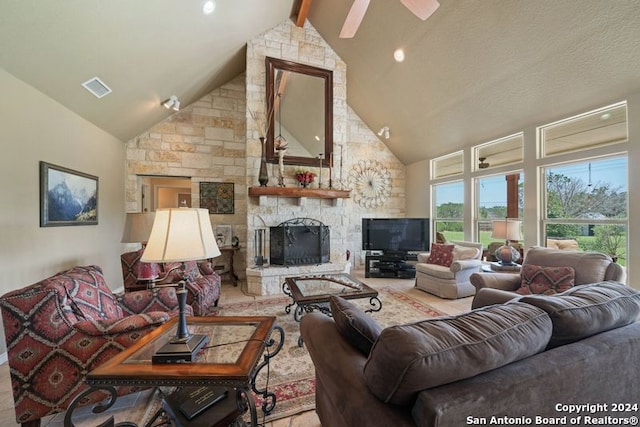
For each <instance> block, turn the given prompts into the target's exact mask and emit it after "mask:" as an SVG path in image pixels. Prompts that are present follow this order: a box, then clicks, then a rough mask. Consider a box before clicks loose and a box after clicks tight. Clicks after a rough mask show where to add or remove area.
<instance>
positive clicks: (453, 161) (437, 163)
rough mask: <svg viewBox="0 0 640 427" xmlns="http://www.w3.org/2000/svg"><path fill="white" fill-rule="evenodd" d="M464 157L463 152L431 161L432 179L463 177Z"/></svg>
mask: <svg viewBox="0 0 640 427" xmlns="http://www.w3.org/2000/svg"><path fill="white" fill-rule="evenodd" d="M463 170H464V157H463V152H462V151H457V152H455V153H452V154H448V155H446V156H442V157H438V158H437V159H433V160H432V161H431V179H439V178H446V177H452V176H456V175H462V172H463Z"/></svg>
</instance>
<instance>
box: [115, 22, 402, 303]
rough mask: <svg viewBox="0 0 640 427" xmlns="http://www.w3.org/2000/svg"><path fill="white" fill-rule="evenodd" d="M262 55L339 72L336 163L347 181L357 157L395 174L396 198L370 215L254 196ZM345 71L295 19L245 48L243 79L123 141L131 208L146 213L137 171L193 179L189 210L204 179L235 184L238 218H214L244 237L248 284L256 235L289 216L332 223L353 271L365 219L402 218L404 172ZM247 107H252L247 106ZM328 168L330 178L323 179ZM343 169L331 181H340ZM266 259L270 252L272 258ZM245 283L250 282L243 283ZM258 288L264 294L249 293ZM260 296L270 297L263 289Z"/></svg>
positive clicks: (334, 244) (336, 258) (327, 203)
mask: <svg viewBox="0 0 640 427" xmlns="http://www.w3.org/2000/svg"><path fill="white" fill-rule="evenodd" d="M265 56H271V57H275V58H281V59H286V60H291V61H295V62H300V63H305V64H309V65H314V66H318V67H321V68H326V69H330V70H333V81H334V91H333V95H334V105H333V110H334V111H333V113H334V135H333V137H334V152H335V153H336V157H335V160H336V163H338V159H339V156H338V155H339V153H342V155H343V158H342V163H343V170H342V175H343V178H344V180H345V184H348V182H347V181H348V180H347V178H348V177H349V172H350V170H351V169H352V167H353V165H354V164H356V163H357V162H358V161H359V160H363V159H375V160H377V161H379V162H380V163H382V164H383V165H384V166H385V167H386V168H387V169H388V171H389V172H390V174H391V177H392V187H391V188H392V189H391V196H390V197H389V199H388V200H387V201H386V202H385V203H384V205H383V206H380V207H377V208H375V209H366V208H363V207H361V206H358V205H357V204H356V203H354V202H353V201H352V200H351V199H339V200H338V201H337V202H335V201H332V200H326V199H311V198H307V199H304V201H303V202H302V203H300V201H299V200H298V199H289V198H276V197H269V198H263V199H262V202H260V201H259V200H258V198H255V197H251V198H249V197H248V196H247V191H248V187H251V186H258V178H257V176H258V169H259V164H260V154H261V146H260V142H259V139H258V137H259V136H260V131H259V128H258V126H257V124H256V123H255V122H254V121H253V120H252V119H251V115H250V113H249V108H250V109H251V110H252V111H253V112H254V113H255V114H262V115H265V109H266V103H265V73H266V70H265ZM346 99H347V70H346V66H345V64H344V62H343V61H342V60H341V59H340V58H339V57H338V56H337V55H336V54H335V52H333V51H332V50H331V48H330V47H329V46H328V45H327V44H326V43H325V42H324V40H323V39H322V37H320V35H319V34H318V33H317V31H316V30H315V29H314V28H313V27H312V26H311V25H310V24H309V23H308V22H307V23H305V26H304V28H298V27H296V26H295V25H294V24H293V23H292V22H291V21H290V20H287V21H286V22H283V23H282V24H280V25H278V26H277V27H276V28H274V29H272V30H270V31H268V32H266V33H264V34H262V35H260V36H258V37H256V38H255V39H254V40H251V41H250V42H249V43H248V45H247V68H246V73H245V74H243V75H241V76H238V77H236V78H234V79H233V80H232V81H230V82H229V83H227V84H225V85H223V86H221V87H220V88H218V89H216V90H214V91H212V92H211V93H209V94H208V95H206V96H204V97H203V98H202V99H200V100H198V101H197V102H195V103H193V104H191V105H188V106H183V108H182V109H181V110H180V111H179V112H177V113H175V114H173V115H171V116H170V117H168V118H167V119H165V120H163V121H162V122H160V123H158V124H156V125H154V126H153V127H152V128H151V129H149V130H148V131H146V132H144V133H143V134H141V135H139V136H137V137H136V138H133V139H132V140H130V141H128V142H127V144H126V167H125V169H126V209H127V211H128V212H136V211H139V210H140V206H141V201H140V195H139V190H138V187H139V186H138V184H139V178H138V175H164V176H182V177H191V192H192V205H193V206H194V207H198V206H199V195H200V190H199V183H200V182H203V181H208V182H233V183H234V189H235V191H234V192H235V213H234V214H226V215H212V216H211V220H212V223H213V224H214V226H215V225H218V224H229V225H232V227H233V234H234V235H236V236H238V237H239V238H240V244H241V247H242V249H241V251H240V253H238V254H236V258H235V268H236V272H238V273H239V276H240V279H241V280H242V281H244V280H245V278H246V275H245V269H246V268H247V267H253V262H252V260H253V256H254V254H255V248H254V247H253V236H254V231H255V230H256V229H259V228H263V229H264V228H268V227H270V226H275V225H278V224H279V223H281V222H282V221H286V220H288V219H291V218H296V217H309V218H314V219H317V220H319V221H322V222H323V223H325V224H327V225H329V227H330V230H331V231H330V232H331V260H332V262H335V263H340V262H344V261H345V253H346V251H347V250H349V251H350V252H351V254H352V258H351V261H352V263H354V264H355V265H356V266H357V265H358V264H362V260H363V259H364V257H362V256H361V250H360V245H361V230H360V227H361V219H362V218H363V217H390V216H393V217H402V216H404V212H405V207H404V191H405V167H404V166H403V165H402V164H401V163H400V162H399V161H398V159H396V157H395V156H394V155H393V154H392V153H391V152H390V151H389V149H388V148H387V147H386V146H385V145H384V144H383V143H382V142H381V141H380V139H379V138H378V137H377V135H376V134H375V132H374V131H372V130H371V129H369V128H368V127H367V126H366V125H365V124H364V123H363V122H362V120H361V119H360V118H359V117H358V115H357V114H356V113H355V112H354V111H353V110H352V109H351V108H349V106H348V105H347V101H346ZM247 107H249V108H247ZM295 169H297V167H295V166H285V175H286V176H287V179H286V180H285V183H286V185H287V186H294V185H295V180H294V178H293V175H294V171H295ZM276 171H277V165H271V164H270V165H269V174H270V178H271V179H270V182H269V185H270V186H274V185H276V178H275V177H276ZM326 173H328V172H327V169H325V171H324V172H323V176H325V177H326V176H327V175H325V174H326ZM339 173H340V171H339V168H338V164H336V165H335V167H334V177H335V178H338V177H339ZM268 255H269V252H268V246H267V253H266V256H268ZM245 283H246V282H245ZM252 292H255V293H258V292H257V291H255V290H253V289H252ZM260 293H272V290H271V289H270V290H268V291H267V290H264V289H263V290H262V292H260Z"/></svg>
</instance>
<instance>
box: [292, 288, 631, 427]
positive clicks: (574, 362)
mask: <svg viewBox="0 0 640 427" xmlns="http://www.w3.org/2000/svg"><path fill="white" fill-rule="evenodd" d="M341 304H342V305H341ZM344 304H345V303H344V300H343V301H339V300H338V299H336V298H334V299H332V310H333V314H334V318H330V317H327V316H325V315H323V314H320V313H311V314H307V315H305V316H304V317H303V319H302V322H301V326H300V329H301V333H302V337H303V339H304V342H305V346H306V347H307V349H308V351H309V354H310V355H311V358H312V359H313V363H314V365H315V369H316V380H317V381H316V412H317V413H318V416H319V418H320V421H321V423H322V425H323V426H328V427H329V426H330V427H335V426H345V427H346V426H395V427H397V426H451V427H454V426H455V427H458V426H464V425H474V424H475V425H479V424H482V423H485V424H487V425H489V424H490V423H491V421H492V417H494V419H493V421H494V424H495V421H496V419H497V418H504V419H505V420H506V421H508V422H506V424H510V425H536V422H537V424H541V422H542V421H541V419H539V418H536V417H546V418H554V419H557V420H558V422H557V423H556V424H560V423H562V422H563V417H566V418H565V419H564V422H566V424H567V425H570V423H571V422H574V423H575V424H574V425H587V424H586V422H585V417H590V420H592V421H598V420H595V419H596V418H602V420H601V421H607V418H606V417H615V418H616V419H618V418H621V417H631V416H633V415H638V413H637V410H635V412H634V411H631V410H630V411H626V412H618V411H616V409H617V408H619V406H618V407H614V405H617V404H620V403H625V402H626V403H629V404H638V403H640V402H638V396H640V370H639V369H638V367H639V366H640V322H638V315H639V313H640V292H638V291H635V290H633V289H632V288H630V287H628V286H626V285H624V284H621V283H616V282H602V283H597V284H591V285H583V286H576V287H574V288H572V289H571V290H570V295H564V294H557V295H556V296H552V297H547V296H544V297H542V296H527V297H521V298H519V300H518V301H511V302H508V303H505V304H497V305H491V306H487V307H481V308H478V309H475V310H473V311H471V312H469V313H465V314H462V315H459V316H451V317H442V318H434V319H425V320H423V321H420V322H416V323H413V324H409V325H400V326H392V327H389V328H386V329H382V330H381V331H380V328H379V327H378V328H376V327H375V325H371V322H372V320H371V318H370V317H369V318H367V317H362V315H361V314H360V313H358V312H357V311H356V310H353V309H352V308H350V307H348V305H346V306H345V305H344ZM346 304H350V303H349V302H346ZM336 305H338V306H339V309H337V310H335V306H336ZM356 338H357V339H356ZM363 338H364V339H363ZM362 344H367V345H365V346H364V348H363V345H362ZM367 352H369V353H368V354H367ZM581 404H582V405H584V404H591V405H598V406H597V408H594V407H593V406H590V407H586V406H581V407H574V406H571V405H581ZM576 408H578V409H576ZM572 411H573V412H572ZM577 417H582V418H581V419H577ZM608 421H611V420H610V419H609V420H608ZM547 424H548V422H547ZM611 424H612V423H611V422H605V423H604V425H611Z"/></svg>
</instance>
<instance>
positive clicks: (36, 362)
mask: <svg viewBox="0 0 640 427" xmlns="http://www.w3.org/2000/svg"><path fill="white" fill-rule="evenodd" d="M0 308H1V309H2V321H3V325H4V333H5V339H6V342H7V353H8V359H9V371H10V374H11V382H12V387H13V398H14V401H15V412H16V421H17V422H18V423H21V424H22V425H23V426H39V425H40V419H41V418H42V417H45V416H48V415H52V414H55V413H57V412H63V411H65V410H66V408H67V407H68V406H69V404H70V403H71V402H72V401H73V399H74V398H75V397H76V396H77V395H78V394H80V393H82V392H83V391H85V390H86V389H87V388H88V386H87V385H85V376H86V374H87V373H88V372H90V371H91V370H93V369H94V368H95V367H97V366H99V365H100V364H102V363H103V362H104V361H106V360H108V359H109V358H111V357H113V356H114V355H115V354H117V353H119V352H121V351H122V350H124V349H125V348H127V347H129V346H131V345H132V344H133V343H135V342H137V341H138V340H139V339H140V338H141V337H143V336H144V335H146V334H147V333H149V332H150V331H152V330H153V329H155V328H156V327H157V326H159V325H161V324H163V323H164V322H166V321H167V320H168V319H169V318H170V317H171V316H173V315H175V314H177V312H178V301H177V298H176V293H175V289H173V288H162V289H155V290H149V291H147V290H144V291H138V292H130V293H127V294H123V295H114V294H113V293H112V292H111V290H110V289H109V287H108V286H107V285H106V283H105V280H104V276H103V274H102V269H101V268H100V267H98V266H95V265H93V266H86V267H74V268H72V269H70V270H67V271H64V272H61V273H58V274H56V275H54V276H52V277H49V278H47V279H44V280H42V281H40V282H38V283H35V284H33V285H31V286H28V287H26V288H23V289H18V290H15V291H11V292H9V293H7V294H5V295H3V296H2V297H0ZM192 313H193V311H192V309H191V307H190V306H187V314H188V315H190V314H192ZM137 390H138V389H134V388H132V387H120V388H119V389H118V394H127V393H131V392H133V391H137ZM105 397H106V395H105V394H102V393H100V392H96V393H93V394H91V395H89V396H87V398H86V400H85V401H83V402H82V404H89V403H94V402H98V401H100V400H102V399H104V398H105Z"/></svg>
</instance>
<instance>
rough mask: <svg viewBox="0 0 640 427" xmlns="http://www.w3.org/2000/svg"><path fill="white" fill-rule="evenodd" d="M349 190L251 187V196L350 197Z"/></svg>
mask: <svg viewBox="0 0 640 427" xmlns="http://www.w3.org/2000/svg"><path fill="white" fill-rule="evenodd" d="M349 194H350V191H349V190H329V189H325V188H302V187H249V196H252V197H261V196H270V197H298V198H301V197H310V198H315V199H348V198H349Z"/></svg>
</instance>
